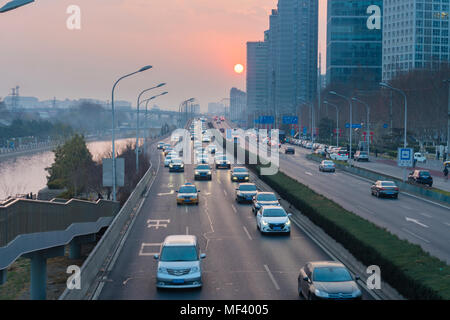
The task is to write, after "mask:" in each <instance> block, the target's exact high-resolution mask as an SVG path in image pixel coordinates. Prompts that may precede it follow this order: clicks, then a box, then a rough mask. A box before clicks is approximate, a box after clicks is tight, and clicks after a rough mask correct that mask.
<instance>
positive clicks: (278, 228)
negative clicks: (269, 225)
mask: <svg viewBox="0 0 450 320" xmlns="http://www.w3.org/2000/svg"><path fill="white" fill-rule="evenodd" d="M273 230H281V227H274V228H273Z"/></svg>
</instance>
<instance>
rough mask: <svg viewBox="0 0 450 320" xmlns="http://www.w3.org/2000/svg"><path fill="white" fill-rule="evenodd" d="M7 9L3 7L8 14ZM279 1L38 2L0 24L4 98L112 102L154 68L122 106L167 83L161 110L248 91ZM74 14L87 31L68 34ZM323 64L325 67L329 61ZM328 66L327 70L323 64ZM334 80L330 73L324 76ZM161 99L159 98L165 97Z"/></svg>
mask: <svg viewBox="0 0 450 320" xmlns="http://www.w3.org/2000/svg"><path fill="white" fill-rule="evenodd" d="M5 2H6V0H0V5H3V4H4V3H5ZM319 2H320V4H319V5H320V6H321V7H322V8H321V19H320V23H319V25H320V27H319V32H320V33H321V35H320V38H321V41H320V47H321V50H322V51H324V50H325V47H326V46H325V37H326V35H325V24H326V17H325V15H326V12H325V8H324V7H325V6H326V0H319ZM276 4H277V0H58V1H55V0H36V1H35V3H33V4H31V5H28V6H26V7H23V8H20V9H17V10H15V11H11V12H9V13H5V14H1V15H0V30H1V31H0V43H1V45H0V46H1V49H0V58H1V59H0V72H1V76H0V97H1V96H5V95H8V94H9V93H10V88H12V87H13V86H15V85H20V87H21V95H24V96H36V97H38V98H40V99H49V98H53V96H56V97H57V99H64V98H70V99H76V98H95V99H101V100H108V99H110V95H111V94H110V91H111V87H112V84H113V82H114V81H115V79H116V78H118V77H119V76H121V75H123V74H126V73H128V72H132V71H134V70H136V69H138V68H139V67H141V66H144V65H147V64H151V65H153V66H154V68H153V69H152V70H150V71H147V72H145V73H142V74H139V75H137V76H135V77H134V78H130V79H127V80H125V81H123V82H122V83H121V84H120V86H119V88H118V90H117V93H116V96H117V99H124V100H129V101H133V103H134V104H135V99H136V96H137V94H138V93H139V91H141V90H143V89H146V88H148V87H150V86H153V85H154V84H157V83H160V82H167V83H168V85H167V88H166V90H167V91H169V95H167V96H164V97H162V98H160V99H159V100H157V102H156V103H157V104H158V105H160V106H161V107H165V108H166V107H172V108H175V107H176V108H177V107H178V105H179V103H180V102H181V101H182V100H184V99H187V98H191V97H196V98H197V99H198V101H199V102H200V103H201V105H202V109H204V110H206V107H207V103H208V102H214V101H219V100H221V99H222V98H224V97H227V96H228V94H229V90H230V88H231V87H232V86H236V87H238V88H241V89H244V90H245V72H244V73H242V74H241V75H237V74H235V73H234V70H233V68H234V65H235V64H236V63H241V64H243V65H244V66H245V62H246V45H245V44H246V42H247V41H257V40H262V39H263V32H264V30H266V29H267V28H268V23H269V21H268V15H269V13H270V10H271V8H275V7H276ZM69 5H78V6H80V8H81V30H79V31H71V30H68V29H67V28H66V20H67V18H68V16H69V15H68V14H67V13H66V9H67V7H68V6H69ZM322 61H323V62H324V61H325V56H323V58H322ZM323 66H324V64H323ZM323 70H324V69H323ZM155 93H157V91H155Z"/></svg>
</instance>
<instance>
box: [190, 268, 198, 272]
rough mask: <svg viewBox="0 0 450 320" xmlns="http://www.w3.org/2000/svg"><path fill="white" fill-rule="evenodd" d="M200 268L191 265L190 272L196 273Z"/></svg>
mask: <svg viewBox="0 0 450 320" xmlns="http://www.w3.org/2000/svg"><path fill="white" fill-rule="evenodd" d="M199 271H200V268H199V267H192V268H191V271H190V273H196V272H199Z"/></svg>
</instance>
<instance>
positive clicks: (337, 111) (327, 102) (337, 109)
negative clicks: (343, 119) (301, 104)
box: [323, 100, 339, 147]
mask: <svg viewBox="0 0 450 320" xmlns="http://www.w3.org/2000/svg"><path fill="white" fill-rule="evenodd" d="M323 103H324V104H326V105H327V106H332V107H335V108H336V146H337V147H339V108H338V106H337V105H335V104H334V103H331V102H329V101H327V100H325V101H324V102H323Z"/></svg>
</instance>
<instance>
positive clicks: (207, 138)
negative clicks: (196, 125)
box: [202, 135, 211, 142]
mask: <svg viewBox="0 0 450 320" xmlns="http://www.w3.org/2000/svg"><path fill="white" fill-rule="evenodd" d="M202 142H211V138H210V137H209V136H207V135H204V136H203V137H202Z"/></svg>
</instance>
